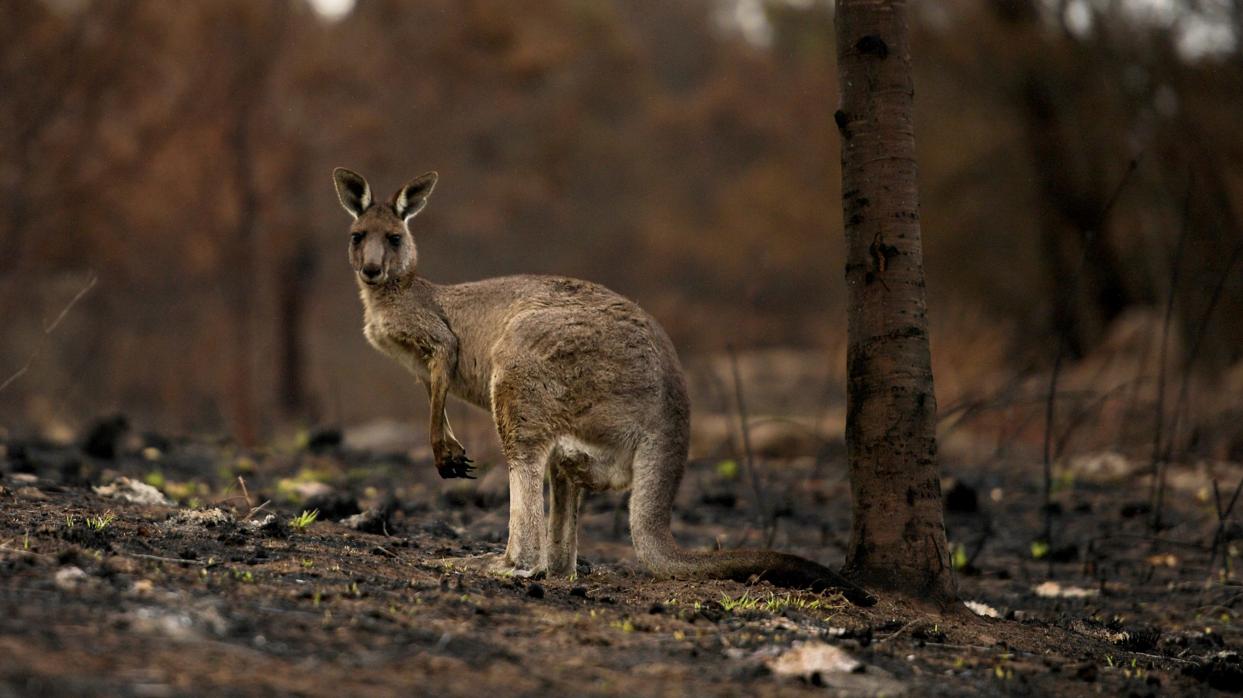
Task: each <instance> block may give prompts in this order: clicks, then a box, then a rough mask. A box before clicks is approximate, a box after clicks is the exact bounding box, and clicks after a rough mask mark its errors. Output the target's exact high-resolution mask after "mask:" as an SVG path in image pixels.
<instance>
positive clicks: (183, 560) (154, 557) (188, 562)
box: [117, 550, 207, 567]
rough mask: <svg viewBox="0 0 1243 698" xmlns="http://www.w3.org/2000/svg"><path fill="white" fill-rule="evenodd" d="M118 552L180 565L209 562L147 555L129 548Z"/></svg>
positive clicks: (202, 564) (141, 558)
mask: <svg viewBox="0 0 1243 698" xmlns="http://www.w3.org/2000/svg"><path fill="white" fill-rule="evenodd" d="M117 552H119V553H121V554H122V555H128V556H129V557H136V558H138V559H140V560H151V561H152V562H172V563H176V564H178V565H201V566H204V567H205V566H207V563H206V562H203V561H202V560H186V559H184V558H179V557H164V556H162V555H147V554H146V553H131V552H129V551H128V550H118V551H117Z"/></svg>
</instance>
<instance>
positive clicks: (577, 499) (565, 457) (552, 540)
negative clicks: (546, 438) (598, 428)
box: [544, 448, 589, 578]
mask: <svg viewBox="0 0 1243 698" xmlns="http://www.w3.org/2000/svg"><path fill="white" fill-rule="evenodd" d="M586 458H589V456H588V455H587V454H585V453H567V452H566V451H563V450H562V449H561V448H554V449H553V451H552V454H551V455H550V456H549V459H548V474H549V486H548V530H547V535H545V537H544V568H545V570H547V572H548V576H550V577H569V578H573V577H574V576H575V574H576V572H577V569H578V507H579V504H580V503H581V502H582V498H583V488H582V487H581V486H580V485H579V483H578V482H577V481H576V479H575V473H576V472H579V471H580V469H581V468H582V466H583V464H582V463H580V462H579V461H581V460H582V459H586Z"/></svg>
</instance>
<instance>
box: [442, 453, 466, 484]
mask: <svg viewBox="0 0 1243 698" xmlns="http://www.w3.org/2000/svg"><path fill="white" fill-rule="evenodd" d="M471 463H474V461H472V460H471V459H469V458H467V457H466V454H464V453H463V454H458V455H450V456H448V457H446V458H445V459H444V460H442V461H440V462H438V463H436V472H438V473H440V477H442V478H444V479H446V480H450V479H452V478H464V479H466V480H474V479H475V476H474V475H473V474H472V473H474V471H475V466H473V465H471Z"/></svg>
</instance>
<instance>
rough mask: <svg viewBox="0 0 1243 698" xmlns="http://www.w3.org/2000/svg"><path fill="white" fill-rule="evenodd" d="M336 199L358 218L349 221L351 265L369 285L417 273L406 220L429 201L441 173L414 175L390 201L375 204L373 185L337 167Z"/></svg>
mask: <svg viewBox="0 0 1243 698" xmlns="http://www.w3.org/2000/svg"><path fill="white" fill-rule="evenodd" d="M332 178H333V180H334V181H335V182H336V184H337V198H339V199H340V200H341V205H342V206H343V207H345V210H346V211H348V212H349V214H350V215H351V216H353V217H354V223H353V224H352V225H351V226H350V265H351V266H353V267H354V273H355V274H357V275H358V280H359V281H361V282H362V283H364V284H366V285H368V286H379V285H381V284H385V283H388V282H390V281H397V280H399V279H402V278H404V277H406V276H407V275H409V274H411V273H413V271H414V266H415V263H416V262H417V261H418V251H417V250H416V249H415V247H414V236H412V235H411V234H410V229H409V227H408V226H407V222H408V221H409V220H410V219H411V218H413V217H414V216H415V215H417V214H418V212H419V211H422V210H423V207H424V206H426V205H427V197H428V196H430V195H431V193H432V188H433V187H435V186H436V173H435V172H428V173H426V174H422V175H419V176H418V177H415V178H414V179H412V180H410V181H409V182H408V183H407V184H406V186H404V187H402V188H401V189H398V190H397V193H395V194H393V196H392V198H390V199H389V200H388V202H387V203H383V204H380V203H376V202H375V201H374V199H373V197H372V196H371V186H370V185H369V184H367V180H365V179H363V177H362V175H360V174H358V173H357V172H351V171H350V170H347V169H345V168H344V167H338V168H337V169H336V170H333V172H332Z"/></svg>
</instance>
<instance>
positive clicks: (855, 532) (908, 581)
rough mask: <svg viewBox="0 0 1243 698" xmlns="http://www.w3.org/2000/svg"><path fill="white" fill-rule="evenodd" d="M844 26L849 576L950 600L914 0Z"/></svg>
mask: <svg viewBox="0 0 1243 698" xmlns="http://www.w3.org/2000/svg"><path fill="white" fill-rule="evenodd" d="M836 25H837V66H838V79H839V84H840V90H841V110H839V111H838V112H837V114H836V115H835V118H836V121H837V125H838V128H839V130H840V131H841V135H842V209H843V215H844V219H845V226H846V248H847V252H846V285H847V298H848V300H847V304H848V308H849V310H848V314H849V322H848V340H849V346H848V350H847V417H846V447H847V454H848V457H849V460H850V483H851V494H852V498H853V503H854V516H853V528H852V530H851V540H850V550H849V552H848V554H847V558H846V572H847V574H849V575H851V576H853V577H854V578H855V579H858V580H859V581H861V582H862V583H864V584H867V585H869V586H871V587H874V588H877V589H889V590H894V591H898V592H901V593H906V594H910V595H913V596H918V597H921V598H925V599H930V600H934V601H937V602H940V603H949V602H951V601H953V600H954V599H955V598H956V595H957V590H956V584H955V581H954V575H953V571H952V568H951V567H950V559H949V552H948V546H947V545H946V540H945V525H944V519H943V516H942V503H941V483H940V478H939V475H938V472H937V443H936V398H935V397H934V395H933V386H932V360H931V355H930V353H929V348H928V322H927V318H926V315H925V308H926V301H925V292H924V271H923V260H922V254H923V253H922V251H921V244H920V232H919V191H918V187H917V183H916V166H915V128H914V119H913V106H914V83H913V81H912V77H911V57H910V50H909V45H908V25H907V6H906V2H903V1H902V0H838V2H837V18H836Z"/></svg>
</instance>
